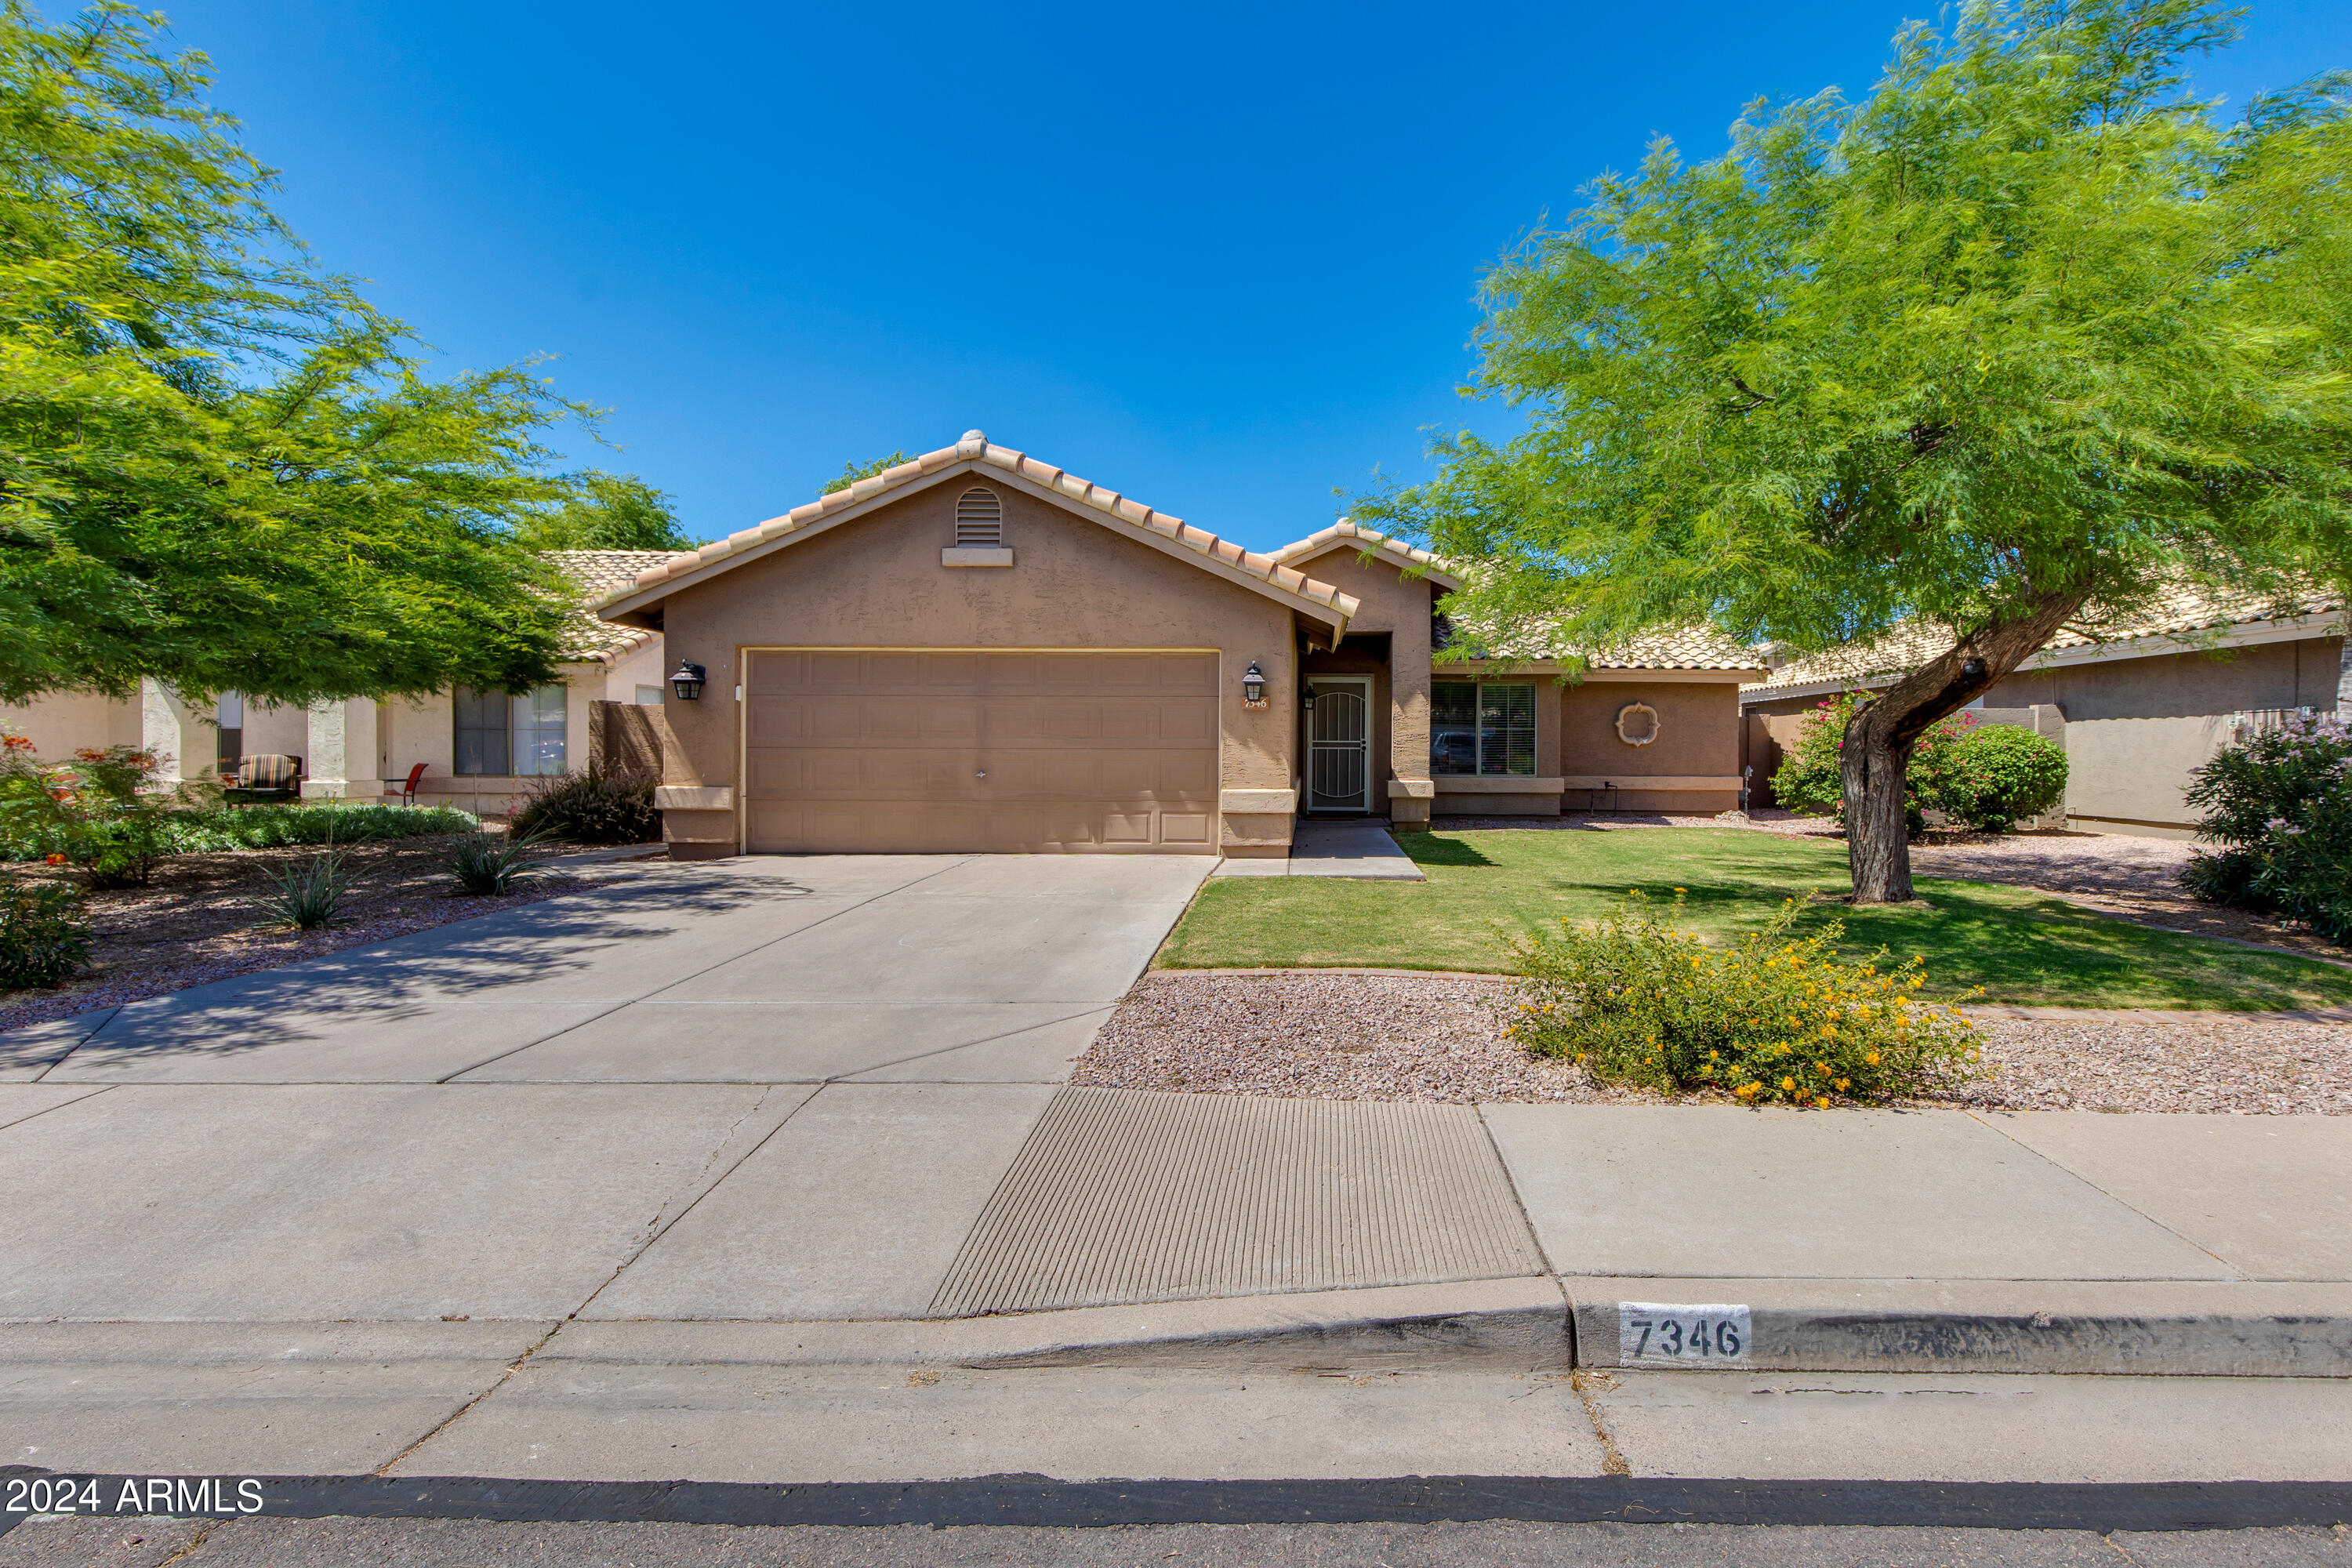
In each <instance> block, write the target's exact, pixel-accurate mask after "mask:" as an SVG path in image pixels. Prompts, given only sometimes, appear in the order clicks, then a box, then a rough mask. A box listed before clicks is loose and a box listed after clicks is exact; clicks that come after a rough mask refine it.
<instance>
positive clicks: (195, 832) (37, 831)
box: [0, 804, 482, 861]
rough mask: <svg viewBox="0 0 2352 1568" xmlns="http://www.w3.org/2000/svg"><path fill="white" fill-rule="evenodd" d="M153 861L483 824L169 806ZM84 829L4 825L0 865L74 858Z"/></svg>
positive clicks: (310, 809)
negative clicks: (74, 844) (72, 844)
mask: <svg viewBox="0 0 2352 1568" xmlns="http://www.w3.org/2000/svg"><path fill="white" fill-rule="evenodd" d="M144 820H145V822H146V823H147V825H148V831H149V834H150V837H151V839H152V843H151V846H150V853H152V854H154V855H207V854H213V853H215V852H218V851H220V850H225V849H274V848H278V847H282V846H286V845H292V844H366V843H370V842H373V841H375V840H378V839H388V838H414V837H429V836H432V835H436V834H447V833H471V832H473V831H474V830H475V829H477V828H478V827H480V826H481V825H482V824H481V819H480V818H479V817H478V816H475V815H474V814H473V813H471V812H469V811H457V810H454V809H452V808H450V807H446V806H435V807H430V808H427V807H416V808H414V809H409V810H403V809H402V808H401V807H399V806H396V805H325V804H320V805H248V806H244V807H241V808H239V809H237V810H235V811H230V810H226V809H225V808H222V807H218V806H215V807H211V808H203V807H186V806H169V805H167V806H164V807H162V808H161V809H159V810H157V811H155V812H154V813H152V816H149V817H147V818H145V819H144ZM78 832H79V833H81V834H82V836H83V837H84V838H85V839H87V838H88V837H89V833H88V831H87V830H86V829H79V828H77V827H76V826H74V825H73V824H71V823H70V822H68V821H65V820H62V819H59V818H58V817H56V816H53V815H47V814H45V815H44V816H41V817H40V818H38V819H36V820H23V819H18V820H11V821H7V822H5V823H0V859H5V860H45V859H47V858H48V857H50V856H52V855H63V856H65V857H66V858H67V859H68V860H69V861H71V860H74V859H75V857H74V856H73V855H72V854H70V853H69V852H68V843H69V841H70V840H72V839H73V838H74V837H75V836H76V834H77V833H78Z"/></svg>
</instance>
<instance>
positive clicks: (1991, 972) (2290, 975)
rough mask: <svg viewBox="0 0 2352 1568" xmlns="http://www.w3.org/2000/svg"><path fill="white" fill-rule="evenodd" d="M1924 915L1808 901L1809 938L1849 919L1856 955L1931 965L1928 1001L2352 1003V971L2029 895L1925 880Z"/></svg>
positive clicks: (2225, 1005) (1848, 937)
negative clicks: (1976, 993) (1882, 952)
mask: <svg viewBox="0 0 2352 1568" xmlns="http://www.w3.org/2000/svg"><path fill="white" fill-rule="evenodd" d="M1918 889H1919V894H1920V896H1921V897H1922V898H1923V899H1925V900H1927V903H1928V905H1929V906H1930V907H1929V908H1927V909H1925V910H1917V909H1891V908H1890V909H1860V910H1856V909H1851V908H1846V907H1843V906H1838V905H1819V904H1817V905H1812V906H1809V907H1808V908H1807V909H1806V910H1805V911H1804V913H1802V914H1801V915H1800V916H1799V917H1798V921H1797V929H1798V930H1799V931H1811V930H1816V929H1818V928H1819V927H1820V926H1822V925H1823V924H1826V923H1827V922H1829V921H1843V922H1844V925H1845V933H1844V935H1843V937H1842V938H1841V939H1840V942H1839V946H1840V947H1841V948H1842V949H1843V951H1844V952H1847V953H1849V954H1855V953H1867V952H1873V951H1874V950H1875V949H1877V948H1879V947H1882V946H1883V947H1885V949H1886V950H1887V953H1888V957H1889V959H1890V960H1892V961H1893V962H1895V963H1906V962H1908V961H1909V960H1910V959H1911V958H1912V957H1913V956H1914V955H1915V954H1916V955H1917V956H1920V957H1924V958H1926V959H1927V985H1926V986H1925V987H1924V988H1923V989H1924V991H1925V992H1926V994H1928V995H1930V996H1937V997H1946V998H1955V997H1958V996H1960V995H1961V994H1965V993H1966V992H1968V991H1969V990H1971V989H1973V988H1974V987H1975V986H1977V985H1982V986H1984V987H1985V995H1984V997H1983V998H1982V999H1983V1000H1985V1001H1987V1002H2011V1003H2023V1004H2033V1005H2044V1006H2058V1007H2188V1008H2206V1009H2217V1010H2252V1011H2265V1010H2270V1009H2274V1008H2286V1007H2305V1006H2313V1005H2328V1004H2333V1003H2341V1002H2347V1001H2352V974H2345V973H2338V972H2336V971H2334V970H2331V969H2330V968H2329V967H2328V966H2326V965H2325V964H2321V963H2314V962H2312V961H2310V960H2308V959H2303V958H2297V957H2295V956H2294V955H2293V954H2291V953H2273V952H2256V951H2253V950H2252V949H2248V948H2240V947H2234V946H2230V945H2227V944H2224V943H2221V942H2213V941H2210V939H2207V938H2202V937H2196V936H2189V935H2184V934H2179V933H2176V932H2172V931H2153V930H2150V929H2149V928H2147V927H2146V926H2141V925H2135V924H2133V923H2132V922H2131V921H2122V920H2117V919H2116V918H2114V917H2113V916H2109V915H2103V914H2100V913H2098V912H2097V911H2095V910H2086V909H2083V908H2080V907H2079V906H2077V905H2074V904H2070V903H2066V902H2064V901H2063V900H2058V899H2053V898H2050V897H2048V896H2046V895H2044V894H2040V893H2035V892H2032V891H2030V890H2028V889H2019V888H2010V887H2004V886H2000V885H1996V884H1992V883H1985V882H1959V881H1946V880H1943V879H1938V878H1925V877H1923V878H1921V879H1919V883H1918Z"/></svg>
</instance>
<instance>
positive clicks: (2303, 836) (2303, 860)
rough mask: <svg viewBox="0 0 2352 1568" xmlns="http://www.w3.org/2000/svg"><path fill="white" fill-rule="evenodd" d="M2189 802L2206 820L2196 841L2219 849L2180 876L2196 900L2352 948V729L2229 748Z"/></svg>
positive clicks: (2265, 737)
mask: <svg viewBox="0 0 2352 1568" xmlns="http://www.w3.org/2000/svg"><path fill="white" fill-rule="evenodd" d="M2189 804H2191V805H2196V806H2200V807H2201V808H2203V810H2204V812H2205V820H2204V822H2203V823H2202V824H2201V825H2200V827H2199V829H2198V836H2199V837H2202V838H2204V839H2207V840H2209V841H2210V842H2212V843H2215V844H2219V845H2221V847H2222V848H2221V853H2220V854H2218V855H2210V854H2206V853H2203V852H2200V853H2199V854H2198V855H2197V856H2196V857H2195V858H2193V859H2191V860H2190V861H2189V865H2188V867H2187V868H2185V869H2184V870H2183V871H2182V872H2181V874H2180V879H2181V881H2182V882H2183V883H2184V884H2186V885H2187V887H2188V888H2189V891H2191V892H2193V893H2195V894H2196V895H2197V896H2198V897H2199V898H2200V899H2205V900H2210V901H2211V902H2213V903H2220V904H2233V905H2236V906H2238V907H2239V908H2241V909H2249V910H2259V911H2261V912H2262V913H2264V914H2276V915H2283V916H2284V917H2285V918H2287V919H2288V920H2293V921H2302V922H2303V923H2304V924H2305V925H2307V926H2309V927H2310V928H2311V929H2312V930H2314V931H2317V932H2318V933H2319V934H2320V935H2322V936H2325V937H2328V938H2331V939H2333V940H2335V941H2336V942H2352V725H2347V721H2346V720H2345V718H2344V717H2343V716H2342V715H2340V714H2339V715H2335V716H2326V715H2319V716H2313V717H2309V718H2302V719H2296V720H2294V721H2290V722H2289V723H2287V724H2286V725H2284V726H2283V727H2281V728H2279V729H2276V730H2268V731H2260V732H2257V733H2255V734H2253V735H2250V736H2248V737H2246V738H2245V739H2243V740H2242V741H2240V742H2237V743H2236V744H2234V745H2231V746H2228V747H2225V748H2223V749H2222V751H2221V752H2220V753H2219V754H2217V755H2216V756H2215V757H2214V758H2213V760H2212V761H2211V762H2210V763H2206V764H2205V766H2204V767H2202V768H2200V769H2199V770H2198V773H2197V777H2196V782H2195V783H2194V784H2191V785H2190V786H2189Z"/></svg>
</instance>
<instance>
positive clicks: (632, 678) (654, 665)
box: [583, 633, 669, 755]
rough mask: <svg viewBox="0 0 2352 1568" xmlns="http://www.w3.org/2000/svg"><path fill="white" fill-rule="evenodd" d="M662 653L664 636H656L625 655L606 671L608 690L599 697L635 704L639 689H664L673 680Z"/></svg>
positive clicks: (657, 634)
mask: <svg viewBox="0 0 2352 1568" xmlns="http://www.w3.org/2000/svg"><path fill="white" fill-rule="evenodd" d="M662 653H663V647H662V639H661V636H660V634H659V633H656V634H655V636H654V637H653V639H652V640H651V641H650V642H647V643H646V645H645V646H644V647H638V648H635V649H633V650H632V651H630V652H628V653H626V654H624V655H623V656H622V657H621V658H616V659H614V661H613V662H612V664H611V665H610V666H609V667H608V668H605V669H604V680H603V683H602V684H603V686H604V690H603V691H602V692H601V693H600V694H599V695H601V696H602V697H603V698H604V700H605V701H607V702H635V700H637V688H638V687H640V686H661V685H664V684H665V683H666V682H667V679H668V677H669V667H668V666H667V665H666V664H664V663H663V662H662ZM665 700H667V699H665ZM583 755H585V753H584V752H583Z"/></svg>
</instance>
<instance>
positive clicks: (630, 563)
mask: <svg viewBox="0 0 2352 1568" xmlns="http://www.w3.org/2000/svg"><path fill="white" fill-rule="evenodd" d="M541 554H542V555H544V556H545V557H546V558H547V559H548V560H550V561H552V562H553V563H555V566H556V569H557V570H558V571H560V572H562V574H564V575H565V576H566V577H569V578H571V579H572V582H574V583H576V584H579V588H580V605H579V607H578V608H576V609H574V610H573V611H572V614H571V615H570V616H567V617H566V619H567V621H568V622H569V624H570V629H571V642H570V646H569V647H568V648H567V649H566V651H567V652H568V653H570V654H571V656H572V658H576V659H581V660H583V661H586V660H594V661H595V662H598V663H602V664H610V663H611V662H612V661H613V660H614V659H615V658H619V657H620V656H621V655H623V654H625V653H627V652H629V651H631V650H632V649H635V648H640V647H644V646H645V645H646V644H647V643H649V642H651V641H653V639H654V637H656V635H657V634H656V633H653V632H649V631H646V629H645V628H644V627H642V626H615V625H614V624H613V623H612V622H610V621H604V620H599V619H597V618H596V615H595V612H594V611H593V610H592V609H590V608H589V607H588V606H589V605H594V604H596V603H598V602H599V601H601V600H603V599H605V598H607V597H609V596H610V595H612V594H613V592H614V590H615V589H620V588H626V587H627V586H628V585H629V584H632V583H635V581H636V580H637V574H638V573H640V572H642V571H644V570H645V569H646V567H648V566H658V565H660V564H661V563H663V562H665V561H667V560H668V559H669V558H670V552H668V551H667V550H547V551H541Z"/></svg>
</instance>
